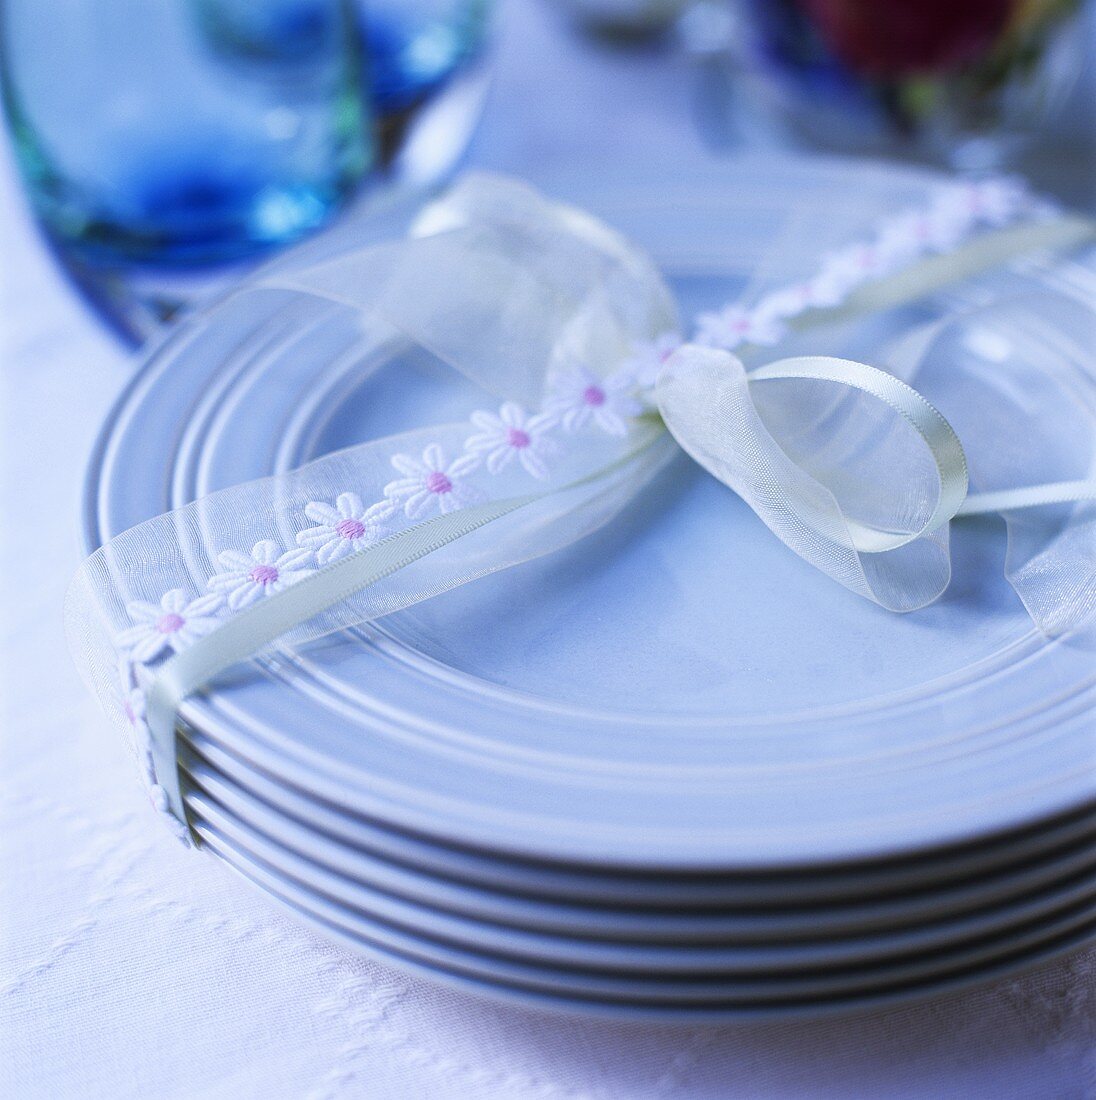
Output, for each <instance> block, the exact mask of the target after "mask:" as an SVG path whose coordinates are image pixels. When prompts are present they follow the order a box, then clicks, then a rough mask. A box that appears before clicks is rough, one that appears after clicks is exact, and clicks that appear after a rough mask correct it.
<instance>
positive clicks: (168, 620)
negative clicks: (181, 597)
mask: <svg viewBox="0 0 1096 1100" xmlns="http://www.w3.org/2000/svg"><path fill="white" fill-rule="evenodd" d="M185 625H186V619H184V618H183V617H182V615H176V614H175V612H173V611H172V612H169V613H168V614H167V615H161V616H160V617H159V618H158V619H157V620H156V629H157V630H158V631H159V632H160V633H161V634H174V633H175V631H176V630H181V629H182V628H183V627H184V626H185Z"/></svg>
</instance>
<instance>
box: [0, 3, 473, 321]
mask: <svg viewBox="0 0 1096 1100" xmlns="http://www.w3.org/2000/svg"><path fill="white" fill-rule="evenodd" d="M0 13H2V14H0V18H2V24H0V32H2V35H0V49H2V57H0V60H2V70H3V92H4V101H5V106H6V111H7V118H8V125H9V127H10V129H11V132H12V135H13V144H14V147H15V151H16V159H17V162H18V165H19V168H20V170H21V173H22V175H23V178H24V182H25V184H26V186H27V189H28V193H29V196H30V199H31V203H32V206H33V209H34V211H35V213H36V214H37V216H38V218H39V221H40V222H41V224H42V225H43V227H44V228H45V231H46V233H47V235H48V237H49V239H50V242H51V244H52V245H53V246H54V249H55V251H56V252H57V254H58V255H59V257H60V258H61V260H62V261H63V262H64V264H65V265H66V267H67V268H68V269H69V271H70V273H72V274H73V275H74V276H75V278H76V280H77V282H78V283H79V284H80V285H81V287H82V288H83V289H84V290H85V292H87V293H88V294H89V295H90V296H91V297H92V298H93V299H94V300H95V301H96V302H97V304H98V305H100V307H101V308H102V309H103V310H104V312H106V313H107V314H108V316H109V317H110V318H111V319H112V320H113V321H114V322H115V324H116V325H117V326H118V327H120V328H121V329H122V330H123V331H125V332H126V333H127V335H129V336H131V337H133V338H135V339H138V340H139V339H141V338H143V337H145V336H146V335H148V334H149V333H150V332H151V331H154V330H155V329H156V328H157V327H158V326H159V324H160V323H161V322H162V320H163V319H165V318H167V317H170V316H172V315H173V314H174V313H175V312H177V310H178V309H179V308H180V307H181V306H182V305H184V304H186V303H187V302H188V301H189V300H190V299H192V298H194V297H196V296H204V294H205V293H207V292H208V291H209V290H210V289H215V288H217V287H219V286H221V285H223V283H224V281H225V280H226V279H231V278H234V277H236V276H237V275H238V274H239V273H240V268H241V265H244V264H247V263H248V262H253V261H254V259H255V258H256V257H257V256H259V255H261V254H263V253H265V252H268V251H269V250H270V249H272V248H275V247H280V246H284V245H286V244H288V243H290V242H292V241H295V240H297V239H299V238H300V237H302V236H304V235H305V234H308V233H310V232H312V231H314V230H316V229H318V228H319V227H321V226H323V225H325V224H327V223H328V222H329V221H330V220H331V219H332V217H334V216H335V215H336V214H337V213H338V212H339V211H341V210H342V209H344V208H345V207H346V206H347V205H348V203H350V202H351V200H352V199H354V197H355V196H359V195H361V194H362V193H363V191H362V184H363V182H365V181H366V180H372V181H373V182H374V185H375V186H374V187H373V188H372V191H373V192H376V191H377V190H383V189H385V188H390V187H392V186H395V185H398V184H400V183H403V182H410V183H413V184H415V185H423V184H427V183H430V182H434V181H435V180H437V179H439V178H441V177H443V176H444V175H445V174H446V172H447V171H449V170H450V169H451V168H452V167H453V165H454V163H455V161H456V159H457V158H458V156H459V153H460V151H461V149H462V148H463V145H464V144H465V143H466V142H467V140H468V137H469V136H470V134H471V130H472V124H473V122H474V118H475V116H477V115H478V111H479V107H480V104H481V101H482V87H481V86H482V83H483V78H482V74H480V75H477V78H476V85H475V87H474V88H473V89H471V91H470V90H469V88H467V87H462V88H460V89H458V90H457V92H456V95H457V99H458V100H459V102H458V103H457V104H456V105H455V106H454V105H453V104H446V106H445V107H444V114H443V128H444V130H445V140H444V141H439V140H438V139H437V133H436V131H437V129H438V125H437V114H438V111H439V108H440V104H441V101H442V100H443V99H445V98H446V97H445V96H444V95H443V94H442V93H443V92H448V91H449V89H450V87H451V86H455V85H457V84H459V83H460V81H459V80H458V77H460V76H461V75H462V74H463V73H464V72H465V71H466V70H469V69H470V68H471V67H472V63H473V61H476V60H478V59H479V57H480V55H481V54H482V48H483V44H484V39H485V33H486V2H485V0H263V2H262V3H256V2H255V0H112V2H111V3H110V4H102V3H99V2H97V0H56V2H54V3H51V4H48V5H45V6H43V5H41V4H39V3H37V2H35V0H7V2H6V3H5V4H4V5H3V7H2V8H0ZM480 69H482V66H481V67H480ZM423 128H426V129H427V130H428V131H430V136H429V140H427V141H426V143H425V144H426V145H427V146H428V149H424V148H423V144H424V143H423V140H422V139H421V137H420V132H421V130H422V129H423ZM226 265H233V266H226Z"/></svg>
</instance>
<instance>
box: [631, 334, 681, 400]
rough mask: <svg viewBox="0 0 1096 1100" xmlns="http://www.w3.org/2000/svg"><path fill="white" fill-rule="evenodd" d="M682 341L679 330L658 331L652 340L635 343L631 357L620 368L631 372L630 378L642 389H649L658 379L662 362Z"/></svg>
mask: <svg viewBox="0 0 1096 1100" xmlns="http://www.w3.org/2000/svg"><path fill="white" fill-rule="evenodd" d="M683 343H684V340H683V339H682V337H681V333H679V332H673V331H667V332H662V333H659V335H658V336H656V337H655V338H654V339H653V340H645V341H643V342H641V343H638V344H636V346H635V347H634V348H633V350H632V355H631V357H630V358H629V359H628V362H627V363H625V365H624V367H623V368H622V369H624V370H627V371H630V372H631V376H632V379H633V380H634V381H635V384H636V385H637V386H639V387H641V388H642V389H650V387H651V386H653V385H654V384H655V382H656V381H657V380H658V373H659V371H661V370H662V364H663V363H665V362H666V360H667V359H669V358H670V356H671V355H673V353H674V352H675V351H677V349H678V348H679V347H681V345H682V344H683Z"/></svg>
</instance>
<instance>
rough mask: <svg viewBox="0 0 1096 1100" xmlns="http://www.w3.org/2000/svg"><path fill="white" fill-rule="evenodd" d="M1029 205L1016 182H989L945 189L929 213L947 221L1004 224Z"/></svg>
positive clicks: (962, 184) (1022, 188) (959, 185)
mask: <svg viewBox="0 0 1096 1100" xmlns="http://www.w3.org/2000/svg"><path fill="white" fill-rule="evenodd" d="M1028 202H1029V196H1028V192H1027V189H1026V188H1025V187H1024V185H1023V183H1022V182H1021V181H1020V180H1015V179H990V180H980V181H976V182H973V183H959V184H956V185H955V186H953V187H945V188H944V189H943V190H942V191H941V193H940V194H939V196H938V197H937V199H936V201H935V202H934V203H933V213H934V214H935V215H936V216H937V217H939V218H941V219H945V220H949V221H967V222H975V223H981V224H983V225H996V226H999V225H1005V224H1006V223H1007V222H1010V221H1012V219H1013V218H1015V217H1016V215H1017V214H1019V213H1020V211H1021V210H1023V209H1024V207H1025V206H1026V205H1027V204H1028Z"/></svg>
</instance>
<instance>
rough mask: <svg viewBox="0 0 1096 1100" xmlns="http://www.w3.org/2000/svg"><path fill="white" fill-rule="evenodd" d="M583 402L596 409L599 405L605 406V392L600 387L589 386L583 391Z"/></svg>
mask: <svg viewBox="0 0 1096 1100" xmlns="http://www.w3.org/2000/svg"><path fill="white" fill-rule="evenodd" d="M582 400H583V401H585V402H586V404H587V405H593V406H594V408H595V409H596V408H597V407H598V406H599V405H604V404H605V391H604V390H603V389H602V388H601V387H600V386H587V387H586V389H584V390H583V391H582Z"/></svg>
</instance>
